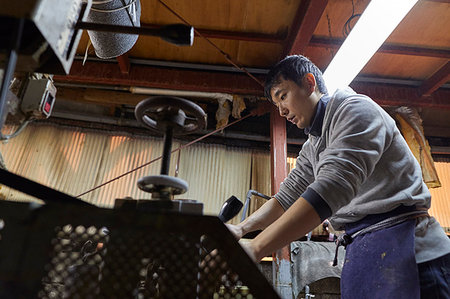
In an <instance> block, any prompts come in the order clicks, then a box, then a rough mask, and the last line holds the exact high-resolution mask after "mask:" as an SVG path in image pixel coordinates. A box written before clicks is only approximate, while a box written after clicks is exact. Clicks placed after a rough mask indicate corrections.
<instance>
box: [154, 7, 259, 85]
mask: <svg viewBox="0 0 450 299" xmlns="http://www.w3.org/2000/svg"><path fill="white" fill-rule="evenodd" d="M158 1H159V2H160V3H161V4H162V5H163V6H164V7H165V8H167V9H168V10H169V11H170V12H171V13H173V14H174V15H175V16H176V17H177V18H179V19H180V20H181V21H182V22H184V23H185V24H186V25H188V26H191V27H193V28H194V32H195V33H196V34H197V35H198V36H200V37H201V38H203V39H204V40H206V41H207V42H208V43H209V44H210V45H211V46H213V47H214V48H215V49H216V50H217V51H219V53H220V54H222V55H223V57H225V59H226V60H227V61H228V62H229V63H231V64H232V65H233V66H234V67H236V68H237V69H239V70H241V71H243V72H244V73H246V74H247V75H248V76H249V77H250V78H252V79H253V80H255V81H256V82H257V83H258V84H259V85H261V86H262V87H264V84H263V83H262V82H261V81H259V80H258V79H257V78H256V77H255V76H253V75H252V74H250V73H249V71H247V70H246V69H245V68H244V67H242V66H240V65H238V64H237V63H236V62H234V61H233V59H232V58H231V57H230V55H228V54H227V53H226V52H224V51H223V50H222V49H220V48H219V47H218V46H217V45H216V44H214V43H213V42H212V41H210V40H209V39H208V38H206V37H204V36H203V35H202V34H201V33H200V32H199V31H198V30H197V29H195V27H194V26H192V25H191V24H190V23H189V22H188V21H186V20H185V19H184V18H183V17H182V16H181V15H179V14H178V13H176V12H175V11H174V10H173V9H171V8H170V7H169V6H168V5H167V4H165V3H164V2H163V1H162V0H158Z"/></svg>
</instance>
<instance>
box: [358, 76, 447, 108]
mask: <svg viewBox="0 0 450 299" xmlns="http://www.w3.org/2000/svg"><path fill="white" fill-rule="evenodd" d="M350 87H352V88H353V89H354V90H355V91H356V92H358V93H361V94H365V95H368V96H369V97H371V98H372V99H373V100H374V101H375V102H377V103H378V104H379V105H380V106H410V107H423V108H438V109H450V101H449V100H448V99H450V89H444V88H442V89H439V90H437V91H436V92H435V93H433V94H432V95H431V96H430V97H428V98H424V97H422V96H421V95H420V92H419V91H420V89H419V88H418V87H413V86H404V85H393V84H379V83H367V82H353V83H351V84H350Z"/></svg>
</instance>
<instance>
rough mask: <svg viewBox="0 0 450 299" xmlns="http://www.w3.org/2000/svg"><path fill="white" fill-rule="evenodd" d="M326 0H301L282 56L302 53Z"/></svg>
mask: <svg viewBox="0 0 450 299" xmlns="http://www.w3.org/2000/svg"><path fill="white" fill-rule="evenodd" d="M327 4H328V0H303V1H301V2H300V5H299V7H298V9H297V13H296V15H295V18H294V22H293V23H292V25H291V27H290V31H289V35H288V40H287V43H286V47H285V50H284V51H283V54H284V55H283V56H286V55H292V54H302V53H303V51H304V50H305V48H306V47H307V46H308V44H309V41H310V39H311V37H312V35H313V33H314V31H315V29H316V27H317V24H318V23H319V20H320V17H321V16H322V14H323V12H324V11H325V7H326V6H327Z"/></svg>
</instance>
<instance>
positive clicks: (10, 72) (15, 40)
mask: <svg viewBox="0 0 450 299" xmlns="http://www.w3.org/2000/svg"><path fill="white" fill-rule="evenodd" d="M14 22H15V24H14V25H15V26H14V28H13V32H12V34H11V40H10V48H9V53H8V57H7V60H6V66H5V71H4V72H3V79H2V82H1V84H2V85H1V87H0V137H1V135H2V134H1V129H2V128H3V123H4V121H5V119H6V114H7V111H6V95H7V93H8V90H9V84H10V83H11V79H12V77H13V76H14V70H15V68H16V62H17V53H18V51H19V48H20V40H21V39H22V31H23V27H24V23H25V20H24V19H17V20H14Z"/></svg>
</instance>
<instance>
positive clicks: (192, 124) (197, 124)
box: [134, 96, 206, 135]
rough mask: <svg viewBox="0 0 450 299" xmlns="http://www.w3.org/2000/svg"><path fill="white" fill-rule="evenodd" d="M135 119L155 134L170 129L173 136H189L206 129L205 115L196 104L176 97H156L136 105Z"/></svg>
mask: <svg viewBox="0 0 450 299" xmlns="http://www.w3.org/2000/svg"><path fill="white" fill-rule="evenodd" d="M134 114H135V116H136V119H137V120H138V121H139V122H141V123H142V124H143V125H144V126H145V127H147V128H149V129H150V130H152V131H155V132H159V133H160V132H161V131H163V132H164V131H165V130H166V129H167V127H169V126H170V127H172V129H173V135H184V134H190V133H193V132H196V131H199V130H203V129H205V128H206V114H205V112H204V111H203V109H202V108H201V107H200V106H198V105H197V104H195V103H193V102H191V101H188V100H185V99H182V98H177V97H169V96H156V97H150V98H148V99H145V100H143V101H141V102H139V104H137V105H136V108H135V111H134Z"/></svg>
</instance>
